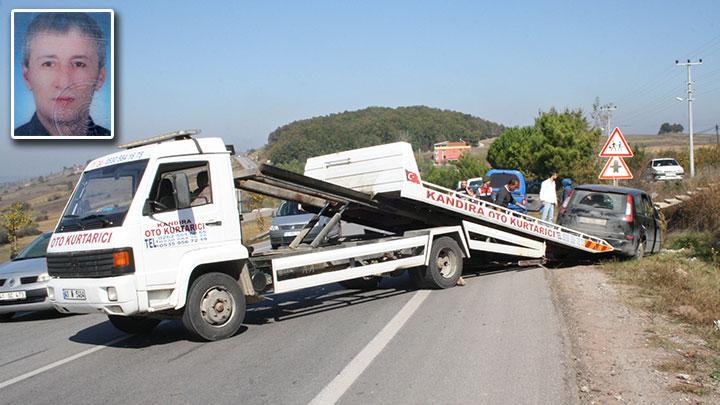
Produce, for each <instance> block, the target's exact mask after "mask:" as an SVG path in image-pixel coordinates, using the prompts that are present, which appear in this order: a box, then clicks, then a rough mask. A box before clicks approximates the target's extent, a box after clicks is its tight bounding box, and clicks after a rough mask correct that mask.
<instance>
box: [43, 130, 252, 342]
mask: <svg viewBox="0 0 720 405" xmlns="http://www.w3.org/2000/svg"><path fill="white" fill-rule="evenodd" d="M189 135H190V134H187V133H184V132H181V133H173V134H170V135H169V136H165V137H163V138H162V139H157V142H162V141H163V140H166V139H168V138H172V139H176V141H174V142H163V143H156V142H153V141H149V142H145V143H141V144H138V145H137V146H135V145H133V144H130V145H129V146H125V148H126V150H123V151H121V152H117V153H113V154H111V155H107V156H104V157H101V158H99V159H96V160H93V161H91V162H90V163H89V164H88V166H87V167H86V169H85V170H84V172H83V174H82V176H81V177H80V180H79V182H78V184H77V186H76V187H75V190H74V192H73V194H72V196H71V198H70V200H69V201H68V203H67V205H66V207H65V210H64V212H63V215H62V217H61V218H60V220H59V222H58V224H57V227H56V229H55V231H54V234H53V236H52V238H51V240H50V243H49V246H48V271H49V274H50V275H51V276H52V277H53V279H52V280H51V282H50V283H49V286H48V293H49V296H50V300H51V301H52V302H53V303H54V305H55V306H56V308H57V309H58V310H60V311H61V312H98V311H100V312H104V313H106V314H108V315H109V316H110V320H111V321H114V322H113V323H125V325H124V326H125V327H123V325H120V329H133V331H135V330H134V329H135V326H137V325H131V326H127V324H128V323H130V322H129V321H128V319H131V318H127V317H128V316H130V317H131V316H133V315H135V314H137V313H160V312H172V311H174V310H179V309H180V308H182V307H183V306H184V305H185V300H186V291H187V288H188V282H190V281H192V280H193V278H196V277H199V276H201V275H202V274H203V273H204V272H207V271H209V270H211V269H215V270H218V269H219V270H220V271H221V272H223V273H227V274H237V273H239V271H240V268H241V266H242V263H243V260H244V259H247V257H248V250H247V249H246V248H245V247H244V246H243V245H242V243H241V233H240V216H239V210H238V203H237V201H238V199H237V197H236V194H235V189H234V187H232V183H233V177H232V176H233V175H232V167H231V161H230V159H229V156H230V152H229V151H228V148H226V146H225V145H224V144H223V142H222V140H220V139H219V138H204V139H190V137H189ZM221 295H222V294H221ZM220 312H223V311H220ZM216 315H217V314H216ZM218 316H222V314H220V315H218ZM120 317H122V318H120ZM158 322H159V321H158ZM116 326H118V325H117V324H116Z"/></svg>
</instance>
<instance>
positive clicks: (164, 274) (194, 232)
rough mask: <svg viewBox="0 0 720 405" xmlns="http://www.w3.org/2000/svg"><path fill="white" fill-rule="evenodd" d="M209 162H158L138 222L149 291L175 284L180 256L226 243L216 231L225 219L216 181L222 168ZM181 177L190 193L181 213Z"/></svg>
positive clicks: (184, 160)
mask: <svg viewBox="0 0 720 405" xmlns="http://www.w3.org/2000/svg"><path fill="white" fill-rule="evenodd" d="M213 163H215V162H212V160H211V159H208V160H202V159H198V157H197V156H189V157H187V158H177V157H174V158H172V162H169V161H168V162H167V163H163V162H162V160H159V161H158V169H157V173H156V176H155V179H154V181H153V184H152V186H151V188H150V193H149V195H148V196H147V197H146V198H147V201H146V203H145V209H144V213H143V218H142V232H143V239H144V240H143V261H144V268H145V269H146V282H147V287H148V289H149V290H150V289H154V288H161V286H163V285H166V286H169V285H171V284H174V283H175V281H176V278H177V272H178V269H179V268H180V264H181V263H180V262H181V260H182V258H183V255H185V254H187V253H188V252H190V251H194V250H200V249H205V248H207V247H209V246H212V245H215V244H217V243H220V242H223V240H222V239H225V238H227V236H225V235H226V234H227V233H225V232H219V230H220V229H219V228H220V227H221V225H222V222H223V219H224V218H223V207H222V198H219V196H218V194H220V193H219V192H218V184H217V183H219V182H218V181H216V180H217V179H216V178H217V177H220V176H217V174H218V173H217V172H220V171H221V169H222V168H221V167H215V165H214V164H213ZM183 178H186V179H187V185H188V186H189V187H188V189H189V191H190V204H189V207H185V208H183V207H178V192H182V188H183V186H181V185H180V184H179V183H182V182H183V180H181V179H183ZM228 208H233V207H228ZM226 212H232V210H230V209H228V210H227V211H226ZM213 228H216V229H213Z"/></svg>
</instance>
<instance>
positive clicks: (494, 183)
mask: <svg viewBox="0 0 720 405" xmlns="http://www.w3.org/2000/svg"><path fill="white" fill-rule="evenodd" d="M512 179H516V180H517V176H516V175H514V174H511V173H493V174H492V176H490V187H492V188H500V187H502V186H504V185H506V184H508V182H509V181H510V180H512Z"/></svg>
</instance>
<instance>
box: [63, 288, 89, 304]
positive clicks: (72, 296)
mask: <svg viewBox="0 0 720 405" xmlns="http://www.w3.org/2000/svg"><path fill="white" fill-rule="evenodd" d="M63 298H64V299H66V300H75V301H84V300H85V290H81V289H78V288H70V289H63Z"/></svg>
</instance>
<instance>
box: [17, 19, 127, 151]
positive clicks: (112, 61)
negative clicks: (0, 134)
mask: <svg viewBox="0 0 720 405" xmlns="http://www.w3.org/2000/svg"><path fill="white" fill-rule="evenodd" d="M16 13H109V14H110V41H109V42H110V128H109V130H110V136H87V135H83V136H33V135H31V136H16V135H15V14H16ZM115 74H116V72H115V10H113V9H109V8H78V9H75V8H38V9H27V8H18V9H13V10H11V12H10V136H11V138H12V139H22V140H25V139H31V140H44V141H47V140H65V139H68V140H70V139H83V140H88V141H90V140H96V141H101V140H108V139H115Z"/></svg>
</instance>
